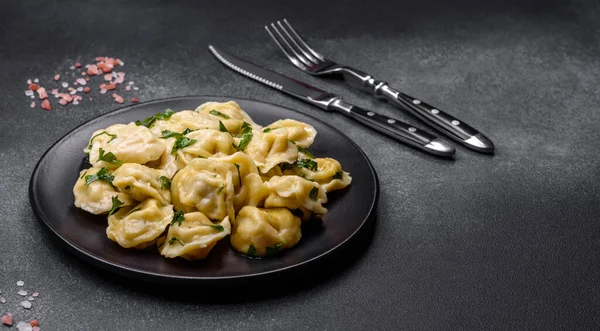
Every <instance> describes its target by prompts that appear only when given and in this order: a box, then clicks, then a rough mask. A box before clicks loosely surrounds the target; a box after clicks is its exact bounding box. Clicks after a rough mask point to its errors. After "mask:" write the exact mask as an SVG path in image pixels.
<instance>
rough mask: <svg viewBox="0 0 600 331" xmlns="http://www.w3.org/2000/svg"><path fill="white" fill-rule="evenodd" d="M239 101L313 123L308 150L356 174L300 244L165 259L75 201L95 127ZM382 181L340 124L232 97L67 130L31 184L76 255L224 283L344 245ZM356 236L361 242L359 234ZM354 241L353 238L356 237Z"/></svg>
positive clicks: (152, 274)
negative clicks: (268, 252)
mask: <svg viewBox="0 0 600 331" xmlns="http://www.w3.org/2000/svg"><path fill="white" fill-rule="evenodd" d="M228 100H235V101H237V102H238V103H239V104H240V106H241V107H242V109H244V110H245V111H246V112H248V114H249V115H250V116H251V117H252V118H253V119H254V120H255V122H257V123H258V124H261V125H267V124H269V123H271V122H274V121H276V120H278V119H282V118H292V119H296V120H299V121H303V122H306V123H309V124H311V125H312V126H314V127H315V129H317V132H318V134H317V138H316V139H315V142H314V144H313V145H312V146H311V148H310V150H311V151H312V152H313V154H315V155H316V156H329V157H333V158H335V159H337V160H339V161H340V163H341V164H342V166H343V167H344V170H346V171H349V172H350V173H351V175H352V178H353V180H352V185H350V187H349V188H346V189H345V190H342V191H336V192H332V193H330V194H328V197H329V202H328V203H327V204H326V205H325V206H326V207H327V208H328V209H329V212H328V213H327V214H326V215H325V217H324V220H323V226H322V227H316V229H315V228H311V229H307V230H306V231H303V237H302V239H301V241H300V242H299V243H298V245H297V246H296V247H294V248H292V249H291V250H288V251H285V252H283V253H282V254H280V255H278V256H273V257H269V258H263V259H250V258H247V257H245V256H243V255H242V254H239V253H237V252H236V251H234V250H233V249H232V248H231V247H230V246H229V243H228V240H222V241H220V242H219V243H218V244H217V245H216V246H215V248H214V249H213V251H212V252H211V253H210V254H209V256H208V257H207V258H206V259H205V260H202V261H185V260H183V259H166V258H164V257H162V256H161V255H160V254H159V253H158V252H157V251H156V250H135V249H125V248H122V247H120V246H119V245H117V244H116V243H114V242H113V241H111V240H109V239H108V238H107V237H106V233H105V231H106V216H95V215H92V214H89V213H87V212H85V211H83V210H80V209H78V208H76V207H75V206H74V205H73V192H72V189H73V185H74V183H75V181H76V180H77V175H78V174H79V171H80V170H81V169H84V168H87V167H89V165H88V163H87V161H86V158H85V155H84V154H83V152H82V150H83V148H84V147H85V146H86V144H87V143H88V140H89V138H90V137H91V135H92V133H93V132H94V131H96V130H99V129H102V128H105V127H107V126H109V125H112V124H116V123H129V122H132V121H135V120H141V119H144V118H146V117H148V116H151V115H153V114H156V113H157V112H163V111H164V110H165V109H166V108H171V109H173V110H175V111H178V110H184V109H195V108H196V107H197V106H198V105H200V104H202V103H204V102H207V101H228ZM378 189H379V185H378V182H377V176H376V174H375V171H374V169H373V167H372V165H371V163H370V162H369V160H368V159H367V157H366V156H365V154H364V153H363V152H362V151H361V149H360V148H359V147H358V146H357V145H356V144H354V143H353V142H352V141H351V140H350V139H349V138H348V137H347V136H345V135H344V134H343V133H341V132H340V131H338V130H337V129H335V128H333V127H331V126H329V125H327V124H325V123H323V122H321V121H319V120H317V119H315V118H313V117H310V116H307V115H304V114H301V113H298V112H295V111H293V110H290V109H287V108H283V107H280V106H277V105H273V104H267V103H263V102H259V101H252V100H244V99H238V98H229V97H182V98H174V99H165V100H158V101H154V102H147V103H143V104H139V105H134V106H129V107H125V108H122V109H119V110H117V111H114V112H111V113H108V114H105V115H102V116H100V117H97V118H95V119H93V120H91V121H89V122H87V123H85V124H83V125H81V126H79V127H78V128H76V129H74V130H73V131H71V132H69V133H68V134H67V135H65V136H64V137H63V138H61V139H60V140H59V141H58V142H56V143H55V144H54V145H53V146H52V147H50V149H49V150H48V151H47V152H46V153H45V154H44V155H43V156H42V158H41V159H40V161H39V162H38V164H37V166H36V167H35V170H34V171H33V175H32V177H31V182H30V185H29V196H30V202H31V206H32V208H33V211H34V212H35V214H36V216H37V217H38V219H39V220H40V221H41V222H42V223H43V224H44V225H46V226H47V227H48V228H49V229H50V232H51V233H53V234H54V235H56V236H57V237H58V238H59V240H60V241H62V242H64V243H65V244H66V245H67V247H68V248H70V249H72V250H73V251H74V252H75V253H76V254H77V255H78V256H80V257H83V258H84V259H85V260H87V261H89V262H92V263H94V264H96V265H98V266H100V267H102V268H105V269H108V270H110V271H113V272H117V273H120V274H122V275H126V276H130V277H134V278H140V279H144V280H149V281H158V282H163V283H177V284H181V283H182V282H183V283H185V282H195V283H203V284H205V283H209V284H215V285H217V284H225V283H232V282H240V281H242V282H245V281H248V280H257V279H271V278H272V277H273V276H277V275H278V274H282V273H284V272H286V273H287V272H295V271H300V270H301V269H302V268H301V267H306V266H308V265H310V264H311V262H315V261H317V260H319V259H321V258H324V257H326V256H328V255H330V254H331V253H333V252H335V251H336V250H339V249H340V248H342V247H343V246H345V244H347V243H348V242H351V240H350V239H352V238H353V237H355V236H357V234H358V233H359V232H360V231H361V229H364V228H367V227H368V226H369V225H370V224H369V223H370V222H373V221H374V217H371V216H372V214H373V213H374V210H375V207H376V204H377V197H378ZM354 241H356V240H354ZM354 241H352V242H354Z"/></svg>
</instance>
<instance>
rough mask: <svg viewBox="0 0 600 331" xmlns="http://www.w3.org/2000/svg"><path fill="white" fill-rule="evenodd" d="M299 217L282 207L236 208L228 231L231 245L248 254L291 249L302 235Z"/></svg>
mask: <svg viewBox="0 0 600 331" xmlns="http://www.w3.org/2000/svg"><path fill="white" fill-rule="evenodd" d="M300 223H301V221H300V219H299V218H298V217H295V216H294V215H292V213H291V212H290V211H289V210H287V209H285V208H273V209H259V208H256V207H251V206H246V207H244V208H242V210H240V213H239V214H238V216H237V218H236V220H235V222H233V228H232V231H231V239H230V242H231V245H232V246H233V248H235V250H237V251H238V252H240V253H243V254H246V255H249V256H265V255H267V254H270V253H277V252H278V251H279V250H281V249H287V248H291V247H293V246H294V245H296V244H297V243H298V241H299V240H300V238H301V237H302V232H301V230H300Z"/></svg>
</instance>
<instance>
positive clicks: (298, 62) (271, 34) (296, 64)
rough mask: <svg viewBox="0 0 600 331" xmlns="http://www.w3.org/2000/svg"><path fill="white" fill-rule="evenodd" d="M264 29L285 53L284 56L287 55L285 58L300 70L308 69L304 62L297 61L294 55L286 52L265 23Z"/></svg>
mask: <svg viewBox="0 0 600 331" xmlns="http://www.w3.org/2000/svg"><path fill="white" fill-rule="evenodd" d="M265 30H267V32H268V33H269V35H270V36H271V38H272V39H273V41H275V43H276V44H277V46H279V48H280V49H281V51H282V52H283V54H285V56H287V58H288V59H290V61H291V62H292V63H293V64H294V65H295V66H296V67H298V69H300V70H308V68H306V66H305V65H304V64H302V62H300V61H298V59H296V58H295V57H293V56H292V55H290V53H288V51H287V50H286V48H285V47H284V46H283V45H282V44H281V43H280V42H279V40H278V39H277V37H275V35H274V34H273V33H272V32H271V30H270V29H269V27H268V26H267V25H265Z"/></svg>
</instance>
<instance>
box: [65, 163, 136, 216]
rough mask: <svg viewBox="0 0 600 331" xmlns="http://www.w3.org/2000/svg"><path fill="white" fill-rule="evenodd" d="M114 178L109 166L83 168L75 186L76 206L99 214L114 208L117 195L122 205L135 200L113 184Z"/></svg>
mask: <svg viewBox="0 0 600 331" xmlns="http://www.w3.org/2000/svg"><path fill="white" fill-rule="evenodd" d="M98 173H100V174H98ZM88 176H89V177H88ZM86 177H87V178H86ZM94 179H95V180H94ZM112 179H113V174H112V173H111V172H110V170H109V169H108V168H89V169H86V170H82V171H81V172H80V173H79V179H77V182H75V186H74V187H73V195H74V196H75V207H77V208H81V209H83V210H85V211H87V212H89V213H92V214H95V215H99V214H106V213H108V212H109V211H110V210H111V209H112V208H113V199H114V198H115V197H117V198H118V199H119V201H120V202H121V203H122V206H128V205H130V204H132V202H133V200H132V199H131V198H129V197H128V196H126V195H125V194H123V193H119V192H118V191H117V190H116V189H115V187H114V186H112V184H111V183H112ZM86 180H87V181H89V183H88V184H86Z"/></svg>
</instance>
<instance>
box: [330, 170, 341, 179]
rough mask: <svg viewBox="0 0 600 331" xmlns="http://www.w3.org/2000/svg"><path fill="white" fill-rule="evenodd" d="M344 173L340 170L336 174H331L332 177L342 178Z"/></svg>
mask: <svg viewBox="0 0 600 331" xmlns="http://www.w3.org/2000/svg"><path fill="white" fill-rule="evenodd" d="M343 175H344V173H343V172H342V171H338V172H336V173H335V175H333V176H331V178H332V179H342V176H343Z"/></svg>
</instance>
